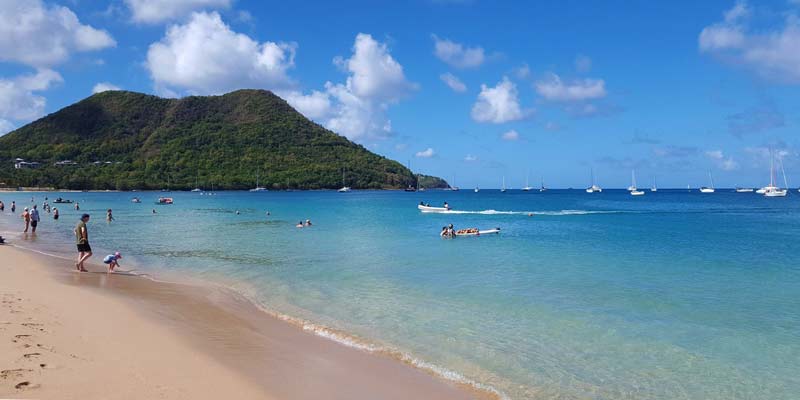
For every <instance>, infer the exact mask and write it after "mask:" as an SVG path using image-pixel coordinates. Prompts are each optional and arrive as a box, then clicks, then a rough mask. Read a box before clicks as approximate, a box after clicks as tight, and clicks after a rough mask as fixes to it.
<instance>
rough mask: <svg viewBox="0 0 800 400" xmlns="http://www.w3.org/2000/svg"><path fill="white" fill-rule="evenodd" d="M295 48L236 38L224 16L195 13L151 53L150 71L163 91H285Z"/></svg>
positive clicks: (157, 86)
mask: <svg viewBox="0 0 800 400" xmlns="http://www.w3.org/2000/svg"><path fill="white" fill-rule="evenodd" d="M295 47H296V45H295V44H294V43H275V42H263V43H259V42H257V41H256V40H253V39H252V38H250V37H249V36H247V35H244V34H241V33H236V32H234V31H232V30H231V29H230V27H229V26H228V25H226V24H225V23H224V22H223V21H222V18H221V17H220V15H219V14H218V13H216V12H212V13H205V12H201V13H193V14H192V16H191V18H190V19H189V21H188V22H187V23H185V24H183V25H173V26H171V27H170V28H169V29H168V30H167V33H166V35H165V36H164V37H163V38H162V39H161V40H160V41H158V42H156V43H153V44H151V45H150V48H149V49H148V51H147V62H146V67H147V69H148V70H149V71H150V75H151V76H152V78H153V81H154V82H155V85H156V89H157V90H158V91H160V92H166V93H169V92H175V91H182V90H183V91H186V92H188V93H191V94H220V93H224V92H228V91H231V90H235V89H240V88H267V89H273V90H276V89H286V88H288V87H290V86H291V85H292V81H291V79H290V78H289V77H288V76H287V74H286V71H287V70H288V69H289V68H292V67H293V66H294V54H295Z"/></svg>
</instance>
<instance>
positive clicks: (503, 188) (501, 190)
mask: <svg viewBox="0 0 800 400" xmlns="http://www.w3.org/2000/svg"><path fill="white" fill-rule="evenodd" d="M500 192H502V193H505V192H506V177H505V176H504V177H503V186H501V187H500Z"/></svg>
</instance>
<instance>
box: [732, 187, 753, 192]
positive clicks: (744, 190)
mask: <svg viewBox="0 0 800 400" xmlns="http://www.w3.org/2000/svg"><path fill="white" fill-rule="evenodd" d="M736 193H753V188H744V187H737V188H736Z"/></svg>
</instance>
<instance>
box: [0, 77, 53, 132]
mask: <svg viewBox="0 0 800 400" xmlns="http://www.w3.org/2000/svg"><path fill="white" fill-rule="evenodd" d="M59 82H63V79H62V78H61V75H59V74H58V72H55V71H53V70H50V69H42V70H39V71H37V72H36V74H33V75H20V76H18V77H16V78H13V79H10V80H7V79H0V119H6V120H23V121H25V120H31V119H34V118H38V117H41V116H42V115H43V114H44V107H45V104H46V103H47V100H46V99H45V98H44V97H42V96H39V95H37V94H36V93H35V92H39V91H43V90H47V89H48V88H49V87H50V86H52V85H53V84H54V83H59ZM7 122H8V121H7Z"/></svg>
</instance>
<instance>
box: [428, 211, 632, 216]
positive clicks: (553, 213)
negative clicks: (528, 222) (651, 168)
mask: <svg viewBox="0 0 800 400" xmlns="http://www.w3.org/2000/svg"><path fill="white" fill-rule="evenodd" d="M625 212H626V211H591V210H549V211H498V210H482V211H468V210H449V211H441V212H438V213H436V214H477V215H547V216H567V215H593V214H621V213H625Z"/></svg>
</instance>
